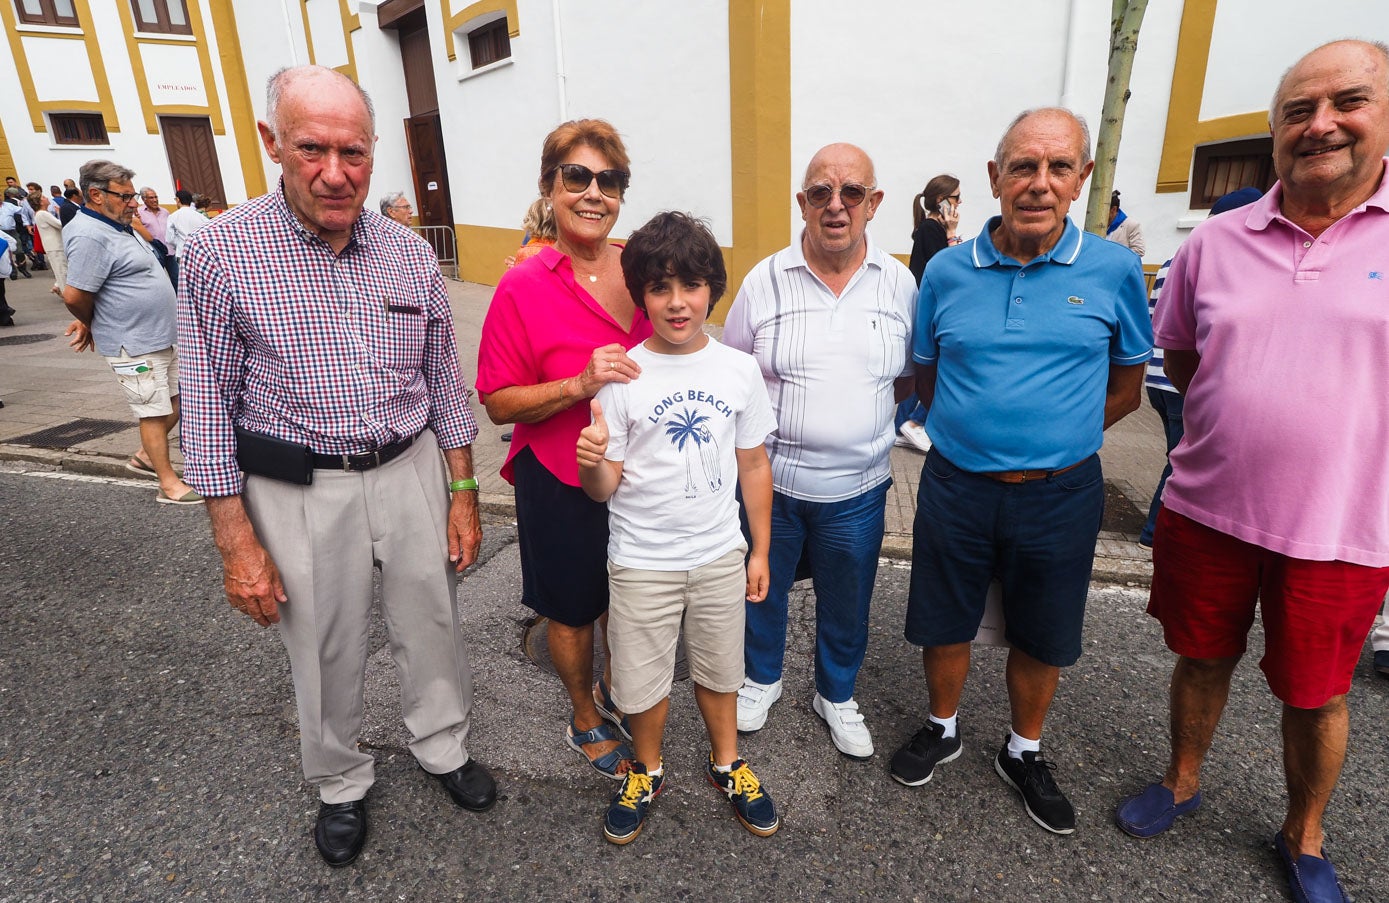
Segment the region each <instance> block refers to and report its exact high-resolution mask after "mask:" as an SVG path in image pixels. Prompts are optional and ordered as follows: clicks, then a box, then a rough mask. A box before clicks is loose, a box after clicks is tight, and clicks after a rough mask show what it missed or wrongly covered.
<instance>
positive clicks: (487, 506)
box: [0, 443, 1153, 587]
mask: <svg viewBox="0 0 1389 903" xmlns="http://www.w3.org/2000/svg"><path fill="white" fill-rule="evenodd" d="M0 461H21V462H25V463H29V464H39V465H43V466H45V467H50V468H53V469H56V470H64V471H69V472H71V473H80V474H86V475H88V476H98V477H120V478H122V479H128V478H131V477H132V474H131V473H130V472H129V471H128V470H126V469H125V458H124V457H115V456H112V455H101V454H91V453H85V452H81V451H74V450H72V449H67V450H65V451H58V450H55V449H47V448H32V447H30V446H27V445H8V444H4V443H0ZM151 482H153V481H151ZM478 504H479V506H480V510H481V511H482V512H483V513H484V514H488V515H492V516H496V517H504V518H508V519H511V520H515V518H516V503H515V499H514V498H513V497H512V495H511V494H510V493H508V492H482V493H479V495H478ZM1134 539H1135V537H1132V536H1127V535H1125V534H1122V533H1101V534H1100V537H1099V541H1098V542H1097V543H1096V545H1095V568H1094V571H1093V573H1092V574H1091V577H1090V582H1091V583H1100V584H1107V585H1113V586H1132V587H1146V586H1149V585H1150V584H1151V583H1152V580H1153V565H1152V562H1151V561H1149V560H1148V559H1147V558H1146V557H1137V556H1138V554H1139V553H1140V551H1141V547H1140V546H1138V545H1137V544H1136V543H1135V542H1134ZM882 557H884V558H889V559H892V560H895V561H910V560H911V557H912V537H911V534H910V533H888V534H885V535H884V536H883V548H882Z"/></svg>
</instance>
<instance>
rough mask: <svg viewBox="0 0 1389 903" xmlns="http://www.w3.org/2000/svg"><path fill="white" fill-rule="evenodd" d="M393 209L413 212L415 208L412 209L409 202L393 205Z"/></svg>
mask: <svg viewBox="0 0 1389 903" xmlns="http://www.w3.org/2000/svg"><path fill="white" fill-rule="evenodd" d="M391 209H392V210H412V209H414V208H412V207H411V206H410V202H409V201H401V202H400V203H399V204H392V205H391Z"/></svg>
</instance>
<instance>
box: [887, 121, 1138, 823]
mask: <svg viewBox="0 0 1389 903" xmlns="http://www.w3.org/2000/svg"><path fill="white" fill-rule="evenodd" d="M1093 168H1094V162H1093V161H1092V160H1091V158H1090V135H1089V131H1088V129H1087V128H1086V126H1085V123H1084V121H1083V120H1081V119H1080V118H1079V117H1077V116H1076V115H1075V114H1073V113H1071V112H1070V111H1068V110H1063V109H1056V108H1050V109H1040V110H1029V111H1027V112H1025V113H1023V114H1021V115H1020V116H1018V118H1017V119H1015V120H1014V121H1013V123H1012V125H1010V126H1009V127H1008V130H1007V131H1006V132H1005V133H1004V136H1003V139H1002V140H1001V141H1000V142H999V145H998V149H997V151H996V152H995V153H994V159H993V160H992V161H990V163H989V183H990V186H991V187H992V190H993V195H994V197H996V198H999V200H1000V205H1001V215H1000V216H996V217H993V218H991V219H990V220H989V222H988V223H987V224H986V225H985V226H984V229H983V231H982V232H981V233H980V234H979V236H978V237H977V238H975V239H974V240H973V241H969V242H966V243H964V244H962V245H957V246H956V247H953V248H947V249H946V250H945V251H943V252H941V253H940V254H937V255H936V256H935V257H934V258H932V260H931V262H930V263H929V264H928V265H927V267H926V271H925V273H924V274H923V276H922V280H921V293H920V296H919V298H918V302H917V315H916V325H915V329H914V332H913V336H914V340H913V348H912V357H913V359H914V360H915V361H916V365H917V370H916V381H917V394H918V395H919V396H920V397H921V401H922V403H923V404H924V405H925V406H926V408H927V411H928V416H927V421H926V424H927V425H926V431H927V433H929V434H930V436H931V437H932V439H933V440H934V442H935V445H934V447H933V448H932V449H931V451H930V452H929V453H928V454H927V456H926V462H925V465H924V467H923V468H922V472H921V484H920V489H919V491H918V493H917V511H916V523H915V525H914V528H913V534H914V544H913V550H912V577H911V590H910V594H909V597H908V607H907V625H906V637H907V639H908V640H909V641H910V642H912V643H915V644H917V645H919V646H922V647H923V649H922V661H923V664H924V666H925V672H926V686H927V690H928V692H929V701H930V717H929V719H928V721H927V722H926V725H925V726H924V727H923V728H922V729H921V730H920V731H918V732H917V734H916V735H915V736H914V737H913V738H912V739H911V740H910V741H908V742H907V744H906V745H905V746H904V747H902V749H900V750H899V751H898V752H897V754H896V755H894V756H893V758H892V765H891V768H892V775H893V777H894V778H896V779H897V780H898V781H899V782H901V783H903V784H906V785H908V786H918V785H921V784H925V783H926V782H927V781H929V780H930V779H931V776H932V772H933V770H934V768H935V766H936V765H938V764H940V763H942V762H948V761H950V760H952V759H954V758H956V757H957V756H959V754H960V750H961V745H960V730H959V727H958V724H957V711H958V708H959V702H960V696H961V693H962V691H963V689H964V683H965V677H966V675H967V674H968V672H969V660H970V641H971V640H972V639H973V638H974V636H975V634H976V633H977V631H978V629H979V623H980V620H981V618H982V616H983V611H984V599H985V596H986V594H987V592H988V588H989V582H990V580H991V579H993V578H995V577H997V578H998V579H999V580H1000V582H1001V583H1002V585H1003V605H1002V608H1003V614H1004V617H1005V621H1006V627H1005V630H1004V636H1005V637H1006V639H1007V640H1008V643H1009V645H1010V646H1011V647H1012V648H1011V649H1010V651H1009V654H1008V666H1007V684H1008V699H1009V703H1010V706H1011V709H1012V730H1011V732H1010V733H1009V734H1008V735H1007V736H1006V737H1005V739H1004V744H1003V748H1002V749H1001V750H999V753H998V756H997V757H996V758H995V760H994V768H995V770H996V771H997V772H998V774H999V776H1000V777H1002V778H1003V780H1004V781H1005V782H1006V783H1008V784H1009V785H1010V786H1012V787H1013V788H1014V789H1015V790H1017V791H1018V793H1019V794H1021V796H1022V798H1023V802H1024V805H1025V806H1026V809H1027V813H1028V815H1030V816H1031V817H1032V819H1033V820H1034V821H1036V822H1037V823H1038V824H1040V825H1041V826H1042V827H1044V828H1046V829H1047V830H1048V831H1052V832H1053V833H1057V834H1070V833H1071V832H1073V831H1074V830H1075V810H1074V809H1073V808H1072V807H1071V804H1070V802H1069V801H1068V800H1067V799H1066V797H1065V795H1064V794H1063V793H1062V792H1061V791H1060V789H1059V788H1058V787H1057V785H1056V782H1055V780H1053V778H1052V775H1051V772H1052V769H1053V767H1054V766H1053V765H1052V763H1051V762H1049V761H1046V760H1045V759H1043V758H1042V756H1041V753H1040V748H1041V747H1040V739H1041V736H1042V722H1043V721H1044V720H1045V718H1046V714H1047V710H1048V709H1049V708H1050V706H1051V701H1052V697H1053V696H1054V695H1055V692H1056V686H1057V683H1058V681H1059V679H1060V675H1061V668H1063V667H1065V666H1067V665H1071V664H1073V663H1074V662H1075V661H1076V659H1078V658H1079V657H1080V636H1081V626H1082V623H1083V620H1084V615H1085V599H1086V595H1087V593H1088V590H1089V584H1090V570H1091V566H1092V564H1093V562H1094V555H1095V539H1096V536H1097V535H1098V533H1099V529H1100V520H1101V517H1102V515H1103V512H1104V481H1103V477H1102V474H1101V472H1100V460H1099V456H1098V455H1097V454H1096V453H1097V452H1098V451H1099V448H1100V445H1101V443H1102V442H1103V432H1104V429H1105V428H1107V427H1109V426H1110V425H1111V424H1113V423H1115V422H1117V421H1118V420H1119V419H1120V418H1122V417H1123V416H1125V415H1126V414H1129V413H1131V412H1132V411H1135V410H1137V409H1138V407H1139V405H1140V403H1141V390H1142V387H1143V364H1144V361H1146V360H1147V359H1148V357H1149V355H1150V353H1151V350H1152V346H1153V334H1152V325H1151V323H1150V322H1149V320H1148V308H1147V299H1146V297H1145V291H1144V283H1143V268H1142V264H1141V263H1140V261H1139V259H1138V257H1137V256H1136V255H1135V254H1133V253H1132V252H1131V251H1128V250H1126V249H1125V248H1123V247H1121V246H1119V245H1116V244H1114V243H1112V242H1107V241H1105V240H1104V239H1103V238H1100V237H1097V236H1094V235H1090V234H1087V233H1084V232H1081V231H1080V230H1079V229H1077V228H1076V226H1075V225H1074V224H1073V223H1072V222H1071V221H1070V219H1069V217H1068V216H1067V215H1066V214H1067V211H1069V209H1070V206H1071V202H1073V201H1074V200H1076V199H1077V198H1079V197H1080V192H1081V189H1082V187H1083V186H1084V184H1085V180H1086V179H1087V178H1088V177H1089V175H1090V171H1091V169H1093Z"/></svg>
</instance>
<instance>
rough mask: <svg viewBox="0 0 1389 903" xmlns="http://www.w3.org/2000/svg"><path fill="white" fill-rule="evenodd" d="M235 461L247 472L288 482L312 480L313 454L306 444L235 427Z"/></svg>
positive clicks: (302, 484) (299, 483)
mask: <svg viewBox="0 0 1389 903" xmlns="http://www.w3.org/2000/svg"><path fill="white" fill-rule="evenodd" d="M236 463H237V466H239V467H240V468H241V470H242V471H243V472H245V473H253V474H255V475H256V476H258V477H268V478H269V479H272V480H280V481H282V482H285V483H297V484H298V485H300V486H308V485H309V484H311V483H312V482H313V453H312V452H311V451H310V450H309V447H308V446H307V445H300V444H299V443H298V442H290V441H288V440H286V439H276V438H275V437H274V436H264V435H261V434H260V433H253V432H251V431H250V430H244V429H242V428H241V427H239V426H238V427H236Z"/></svg>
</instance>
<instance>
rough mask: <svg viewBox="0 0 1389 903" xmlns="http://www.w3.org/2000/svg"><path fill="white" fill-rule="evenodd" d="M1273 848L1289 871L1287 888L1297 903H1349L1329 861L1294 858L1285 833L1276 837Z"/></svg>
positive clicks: (1315, 857)
mask: <svg viewBox="0 0 1389 903" xmlns="http://www.w3.org/2000/svg"><path fill="white" fill-rule="evenodd" d="M1273 848H1274V849H1275V850H1277V851H1278V858H1279V859H1281V860H1283V867H1284V868H1286V869H1287V870H1288V889H1289V890H1291V891H1292V892H1293V899H1294V900H1296V901H1297V903H1350V897H1349V896H1348V895H1347V894H1346V889H1345V888H1344V887H1342V886H1341V882H1340V879H1338V878H1337V877H1336V869H1335V867H1334V866H1333V865H1332V864H1331V860H1330V859H1324V858H1321V857H1318V856H1310V855H1307V854H1303V855H1301V856H1293V854H1292V850H1289V849H1288V844H1287V843H1286V842H1285V841H1284V840H1283V832H1282V831H1279V832H1278V833H1277V834H1275V835H1273Z"/></svg>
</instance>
